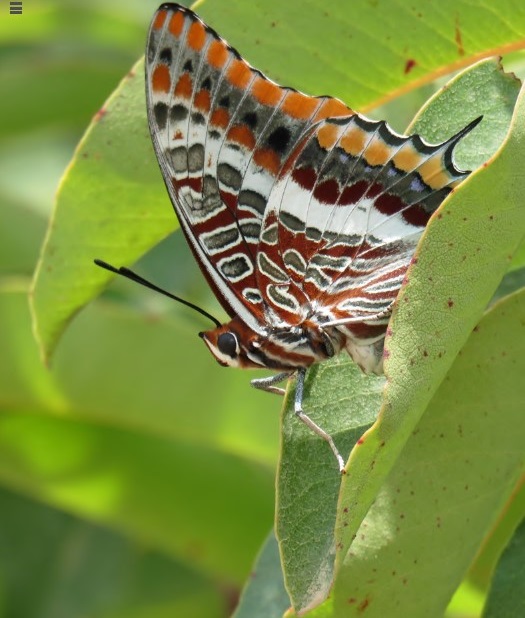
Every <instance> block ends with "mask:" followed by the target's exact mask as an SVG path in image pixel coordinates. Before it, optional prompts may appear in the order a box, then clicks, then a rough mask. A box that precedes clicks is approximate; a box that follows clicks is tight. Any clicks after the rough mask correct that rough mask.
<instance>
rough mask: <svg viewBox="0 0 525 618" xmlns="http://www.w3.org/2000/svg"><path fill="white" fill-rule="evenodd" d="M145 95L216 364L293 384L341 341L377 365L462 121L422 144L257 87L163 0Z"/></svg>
mask: <svg viewBox="0 0 525 618" xmlns="http://www.w3.org/2000/svg"><path fill="white" fill-rule="evenodd" d="M146 95H147V108H148V118H149V125H150V131H151V136H152V141H153V145H154V148H155V152H156V155H157V158H158V161H159V165H160V168H161V171H162V175H163V178H164V181H165V183H166V187H167V189H168V192H169V195H170V198H171V201H172V203H173V205H174V208H175V210H176V212H177V216H178V218H179V221H180V224H181V227H182V230H183V232H184V234H185V236H186V238H187V240H188V243H189V245H190V247H191V249H192V251H193V253H194V255H195V258H196V260H197V262H198V263H199V266H200V267H201V270H202V272H203V273H204V275H205V277H206V279H207V281H208V283H209V284H210V286H211V288H212V290H213V291H214V293H215V295H216V296H217V298H218V300H219V301H220V302H221V304H222V306H223V307H224V309H225V310H226V312H227V313H228V314H229V316H230V318H231V321H230V322H228V323H227V324H224V325H221V326H219V327H217V328H215V329H213V330H210V331H207V332H205V333H201V336H202V338H203V339H204V341H205V343H206V344H207V346H208V348H209V349H210V351H211V352H212V354H213V355H214V356H215V358H216V359H217V361H218V362H219V363H220V364H222V365H228V366H235V367H244V368H270V369H276V370H278V371H279V372H282V373H281V374H280V376H287V375H290V374H292V373H294V372H296V374H297V375H298V377H299V379H300V380H304V373H305V369H306V368H308V367H310V366H311V365H312V364H314V363H318V362H322V361H323V360H326V359H327V358H330V357H333V356H335V355H337V354H339V353H340V352H341V351H342V350H347V351H348V352H349V354H350V355H351V356H352V358H353V359H354V360H355V361H356V362H357V363H358V364H359V365H360V366H361V367H362V368H363V370H365V371H367V372H376V373H380V372H381V371H382V353H383V339H384V335H385V332H386V326H387V323H388V319H389V316H390V313H391V310H392V305H393V302H394V301H395V298H396V296H397V294H398V292H399V288H400V286H401V284H402V281H403V279H404V276H405V273H406V270H407V268H408V266H409V264H410V261H411V259H412V256H413V254H414V251H415V248H416V245H417V242H418V240H419V238H420V236H421V233H422V231H423V230H424V228H425V226H426V224H427V223H428V220H429V219H430V217H431V216H432V214H433V213H434V212H435V210H436V209H437V208H438V206H439V205H440V203H441V202H442V201H443V199H444V198H445V197H446V196H447V195H448V194H449V193H450V191H452V190H453V188H454V187H455V186H456V185H457V184H458V183H459V182H460V181H461V180H463V179H464V178H465V177H466V176H467V175H468V172H464V171H461V170H459V169H457V168H456V167H455V165H454V163H453V156H452V151H453V149H454V147H455V145H456V144H457V142H458V141H459V140H460V139H461V137H463V135H465V134H466V133H467V132H468V131H470V130H471V129H472V128H473V126H475V124H477V121H474V122H473V123H471V125H469V126H468V127H466V128H465V129H463V130H462V131H460V132H459V133H458V134H456V135H455V136H453V137H452V138H451V139H449V140H448V141H446V142H444V143H442V144H438V145H430V144H427V143H426V142H424V140H422V139H421V138H420V137H419V136H417V135H412V136H403V135H399V134H397V133H395V132H394V131H392V130H391V129H390V128H389V127H388V125H387V124H386V123H385V122H382V121H381V122H377V121H372V120H369V119H367V118H365V117H364V116H361V115H360V114H357V113H355V112H353V111H352V110H351V109H350V108H349V107H347V106H346V105H345V104H344V103H342V102H341V101H339V100H337V99H333V98H330V97H311V96H308V95H305V94H303V93H301V92H298V91H296V90H293V89H291V88H284V87H281V86H279V85H278V84H276V83H274V82H272V81H271V80H269V79H268V78H266V77H265V76H264V75H263V74H262V73H261V72H260V71H258V70H256V69H254V68H253V67H251V66H250V65H249V64H248V63H247V62H246V61H245V60H243V59H242V57H241V56H240V55H239V54H238V53H237V52H236V51H235V50H234V49H233V48H231V47H230V46H229V45H228V44H227V43H226V42H225V41H224V40H223V39H221V38H220V37H219V35H218V34H217V33H216V32H215V31H214V30H213V29H211V28H210V27H209V26H207V25H206V24H204V23H203V22H202V21H201V20H200V19H199V18H198V17H197V16H196V15H195V14H194V13H193V12H192V11H190V10H189V9H186V8H184V7H181V6H179V5H177V4H164V5H162V6H161V7H160V8H159V10H158V11H157V13H156V14H155V16H154V19H153V21H152V24H151V28H150V32H149V36H148V46H147V55H146ZM259 382H260V381H259ZM268 384H269V385H270V386H271V387H272V388H273V382H269V383H268ZM257 385H258V386H261V384H260V383H259V384H257ZM270 390H271V389H270ZM297 392H298V393H300V397H302V382H301V383H300V384H298V388H297ZM296 397H297V395H296ZM296 412H298V414H299V413H300V415H301V414H303V412H302V402H301V401H297V398H296ZM303 416H304V414H303ZM303 420H304V418H303ZM308 421H310V419H308ZM305 422H306V421H305ZM310 422H311V421H310ZM307 424H308V423H307ZM314 430H315V429H314ZM316 431H317V430H316ZM321 431H322V430H319V432H321ZM319 432H318V433H319ZM323 433H324V432H323ZM320 435H321V434H320ZM325 435H326V434H325ZM325 435H324V436H323V437H325ZM325 439H326V437H325ZM331 446H332V444H331ZM333 448H335V447H333ZM334 452H335V451H334ZM340 465H341V463H340Z"/></svg>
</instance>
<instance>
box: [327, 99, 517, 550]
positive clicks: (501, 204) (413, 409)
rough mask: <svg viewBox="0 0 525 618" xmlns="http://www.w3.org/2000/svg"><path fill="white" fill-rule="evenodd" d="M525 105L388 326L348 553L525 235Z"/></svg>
mask: <svg viewBox="0 0 525 618" xmlns="http://www.w3.org/2000/svg"><path fill="white" fill-rule="evenodd" d="M524 107H525V104H524V100H523V97H521V98H520V99H518V104H517V108H516V111H515V115H514V118H513V123H512V127H511V132H510V134H509V136H508V139H507V140H506V142H505V144H504V145H503V146H502V148H501V149H500V150H499V151H498V153H497V155H495V157H494V158H493V159H492V160H491V161H490V162H489V163H488V164H487V165H486V167H485V168H484V169H481V170H478V171H477V172H475V173H473V174H472V175H471V177H470V178H469V179H468V180H467V181H465V182H464V183H463V184H462V185H461V187H460V188H459V189H458V190H457V191H456V192H455V193H454V195H453V196H452V197H451V199H448V200H447V201H446V202H445V203H444V204H443V205H442V207H441V209H440V211H439V213H438V215H437V216H435V217H434V218H433V220H432V222H431V223H430V225H429V227H428V228H427V230H426V232H425V234H424V236H423V239H422V242H421V243H420V245H419V248H418V252H417V256H416V263H415V264H414V265H413V267H412V268H411V269H410V270H409V272H408V274H407V282H406V285H405V286H404V288H403V290H402V291H401V294H400V297H399V298H398V301H397V305H398V307H397V309H398V310H397V311H396V312H394V315H393V317H392V320H391V323H390V330H389V332H390V335H387V342H386V348H387V354H388V357H387V360H386V364H385V371H386V375H387V378H388V383H387V387H386V390H385V401H384V404H383V408H382V412H381V415H380V418H379V422H378V423H377V424H376V425H375V426H374V428H373V429H372V430H371V431H370V432H369V433H368V434H367V435H366V436H365V440H364V444H363V445H361V447H360V448H359V449H356V450H355V451H354V452H353V454H352V457H351V464H352V466H353V473H352V474H351V475H350V477H347V479H344V480H343V494H342V500H341V504H346V505H347V507H349V506H353V507H355V508H351V509H350V512H351V514H350V518H347V517H343V516H342V517H341V518H340V520H339V543H341V553H340V557H341V559H344V556H345V555H346V553H347V551H348V548H349V546H350V544H351V541H352V535H353V534H354V533H355V532H356V529H357V526H356V524H357V525H359V524H358V523H357V522H358V521H359V519H360V518H362V516H363V514H364V513H365V512H366V510H368V505H370V504H371V502H372V500H373V497H374V495H375V493H376V491H377V489H378V487H379V485H380V483H381V481H382V477H383V476H384V474H385V472H386V471H387V470H388V469H390V467H391V466H392V465H393V463H394V461H395V459H396V458H397V456H398V455H399V453H400V452H401V450H402V448H403V445H404V443H405V441H406V440H407V439H408V437H409V436H410V434H411V432H412V431H413V429H414V428H415V426H416V424H417V422H418V419H419V418H420V416H421V415H422V413H423V411H424V409H425V407H426V406H427V404H428V402H429V400H430V398H431V397H432V394H433V393H434V391H435V389H436V388H437V386H438V385H439V383H440V382H441V381H442V379H443V378H444V376H445V374H446V372H447V370H448V368H449V367H450V365H451V363H452V361H453V360H454V357H455V356H456V354H457V352H458V351H459V350H460V348H461V347H462V345H463V343H464V342H465V340H466V339H467V337H468V335H469V332H470V331H471V330H472V328H473V327H474V325H475V324H476V322H477V320H478V319H479V316H480V314H481V312H482V310H483V307H484V306H485V305H486V304H487V302H488V300H489V299H490V297H491V295H492V294H493V292H494V289H495V288H496V286H497V285H498V283H499V281H500V280H501V278H502V276H503V274H504V272H505V270H506V268H507V267H508V264H509V261H510V258H511V256H512V254H513V252H514V251H515V250H516V248H517V246H518V245H519V244H520V243H521V242H522V240H523V233H524V230H525V209H524V208H523V206H522V200H521V182H520V181H519V178H520V173H521V172H520V171H519V170H520V164H519V161H520V160H521V157H522V156H523V150H524V148H525V135H524V132H525V129H524V123H523V114H524V113H525V110H524ZM480 273H483V276H480ZM385 445H388V448H385ZM372 461H373V462H374V467H373V469H371V468H370V465H371V462H372ZM357 496H359V504H358V505H356V498H357ZM345 524H347V525H345Z"/></svg>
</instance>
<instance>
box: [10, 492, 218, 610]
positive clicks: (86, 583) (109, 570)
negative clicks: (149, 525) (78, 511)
mask: <svg viewBox="0 0 525 618" xmlns="http://www.w3.org/2000/svg"><path fill="white" fill-rule="evenodd" d="M0 548H1V551H0V572H1V573H2V580H3V582H2V599H1V601H0V616H2V617H6V618H7V617H9V618H85V616H90V618H168V617H169V616H184V617H185V618H223V617H224V606H225V599H224V598H223V594H222V593H221V591H220V590H219V586H218V585H217V583H214V582H213V581H210V580H208V579H206V578H205V577H203V576H202V575H200V574H199V573H196V572H194V571H192V570H191V569H189V568H188V567H187V566H185V565H184V564H181V563H178V562H177V561H176V560H173V559H171V558H168V557H166V556H165V555H163V554H161V553H159V552H155V551H152V550H151V549H150V548H148V547H147V546H144V544H143V543H134V542H133V541H131V540H129V539H126V538H125V537H123V536H122V535H119V534H115V533H113V532H110V531H109V530H105V529H103V528H101V527H99V526H94V525H92V524H89V523H87V522H86V521H82V520H79V519H77V518H75V517H72V516H70V515H66V514H65V513H61V512H59V511H56V510H54V509H51V508H49V507H46V506H43V505H41V504H38V503H35V502H33V501H31V500H28V499H24V498H21V497H20V496H16V495H14V494H12V493H10V492H8V491H6V490H0ZM28 590H30V591H31V594H28Z"/></svg>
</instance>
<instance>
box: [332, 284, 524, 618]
mask: <svg viewBox="0 0 525 618" xmlns="http://www.w3.org/2000/svg"><path fill="white" fill-rule="evenodd" d="M524 328H525V291H522V292H521V293H519V294H515V295H513V296H511V297H508V298H507V299H505V300H504V301H501V302H500V303H498V304H497V305H495V306H494V307H493V308H492V309H491V310H490V311H489V312H488V313H487V314H486V315H485V316H484V318H483V319H482V320H481V322H480V323H479V325H478V326H477V327H476V329H475V331H474V332H473V333H472V335H471V337H470V338H469V340H468V342H467V344H466V345H465V346H464V348H463V349H462V350H461V353H460V355H459V356H457V358H456V360H455V362H454V365H453V366H452V368H451V369H450V371H449V372H448V374H447V377H446V379H445V380H444V381H443V382H442V384H441V386H440V388H439V390H438V391H437V392H436V394H435V395H434V397H433V399H432V400H431V402H430V405H429V406H428V408H427V409H426V411H425V414H424V415H423V417H422V419H421V421H420V422H419V423H418V424H417V426H416V427H415V428H414V430H413V432H412V434H411V436H410V437H409V440H408V442H407V443H406V446H405V448H404V449H403V451H402V453H401V455H400V457H399V458H398V460H397V461H396V463H395V466H394V467H393V469H392V470H391V472H390V474H389V475H388V478H387V479H386V481H385V482H384V483H383V484H382V487H381V489H380V491H379V493H378V494H377V495H376V497H375V502H374V504H373V506H372V507H371V508H370V510H369V512H368V513H367V515H366V518H365V519H364V521H363V523H362V524H361V525H360V527H359V529H358V531H357V534H356V538H355V541H354V542H353V543H352V544H351V546H350V548H349V551H348V552H347V554H346V555H345V557H344V560H342V561H341V563H340V569H339V572H338V574H337V578H336V582H335V587H334V593H333V594H334V613H333V616H353V615H358V614H359V611H358V609H359V608H360V607H363V606H365V605H366V607H367V615H369V616H372V617H374V618H375V617H376V616H384V615H385V613H387V612H389V611H390V610H391V608H393V607H395V608H396V610H395V612H396V613H395V614H394V615H396V616H406V615H410V614H411V613H412V614H413V615H418V616H428V617H429V618H431V617H434V616H435V617H436V618H437V617H439V616H442V615H443V612H444V610H445V607H446V605H447V603H448V601H449V599H450V597H451V595H452V593H453V592H454V591H455V589H456V588H457V586H458V585H459V583H460V581H461V579H462V578H463V575H464V573H465V572H466V570H467V568H468V566H469V564H470V563H471V562H472V560H473V558H474V557H475V555H476V553H477V551H478V548H479V545H480V543H481V542H482V540H483V538H484V537H485V536H486V534H487V532H488V531H489V530H490V529H491V527H492V526H493V525H494V522H495V521H496V520H497V518H498V517H499V516H500V512H501V509H502V507H503V506H504V504H505V503H506V502H507V500H508V499H509V497H510V496H511V495H512V493H513V492H514V490H515V486H516V483H517V482H518V480H519V478H520V476H521V475H522V474H523V472H524V467H525V456H524V453H523V441H524V440H525V420H524V419H523V415H522V414H521V410H522V407H523V402H522V396H521V393H520V392H519V390H518V389H516V383H517V381H518V380H519V376H520V375H521V374H522V372H523V366H524V364H523V360H522V359H523V356H522V352H523V341H524V335H525V331H524ZM509 427H511V428H512V431H509ZM365 444H366V441H365ZM384 448H385V450H386V449H387V448H388V445H386V446H385V447H384ZM350 473H351V468H350ZM350 600H352V601H351V603H350ZM349 604H350V605H353V606H354V607H353V610H352V611H351V610H349V609H348V607H349ZM390 615H392V614H390ZM509 615H512V614H509Z"/></svg>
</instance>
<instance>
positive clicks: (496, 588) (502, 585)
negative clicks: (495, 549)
mask: <svg viewBox="0 0 525 618" xmlns="http://www.w3.org/2000/svg"><path fill="white" fill-rule="evenodd" d="M523 590H525V520H524V521H522V523H521V525H520V526H519V527H518V529H517V530H516V532H515V534H514V536H513V538H512V540H511V542H510V543H509V545H508V547H507V548H506V549H505V552H504V553H503V555H502V556H501V560H500V561H499V564H498V568H497V570H496V573H495V575H494V581H493V583H492V587H491V590H490V594H489V597H488V599H487V604H486V606H485V611H484V612H483V618H507V617H508V616H522V615H524V614H525V596H524V594H523Z"/></svg>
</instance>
